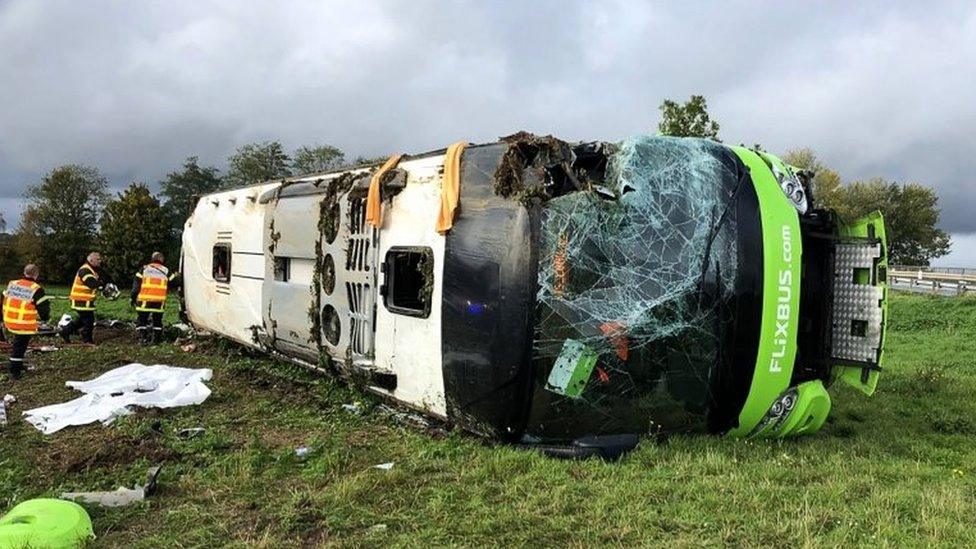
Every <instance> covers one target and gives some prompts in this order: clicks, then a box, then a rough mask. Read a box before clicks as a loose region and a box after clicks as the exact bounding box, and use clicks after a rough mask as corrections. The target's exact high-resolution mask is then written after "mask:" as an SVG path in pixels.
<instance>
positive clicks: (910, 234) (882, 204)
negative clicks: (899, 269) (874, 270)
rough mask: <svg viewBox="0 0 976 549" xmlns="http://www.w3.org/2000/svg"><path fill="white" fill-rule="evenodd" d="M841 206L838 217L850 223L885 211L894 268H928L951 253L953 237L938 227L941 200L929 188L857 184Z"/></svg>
mask: <svg viewBox="0 0 976 549" xmlns="http://www.w3.org/2000/svg"><path fill="white" fill-rule="evenodd" d="M840 202H841V204H840V207H839V208H838V213H839V215H840V216H841V218H842V219H845V220H848V221H850V220H854V219H857V218H858V217H861V216H864V215H867V214H869V213H871V212H873V211H874V210H881V213H882V214H884V217H885V232H886V233H887V237H888V261H889V262H890V263H892V264H896V265H928V264H929V261H931V260H932V259H934V258H936V257H941V256H944V255H946V254H947V253H949V247H950V241H949V235H948V234H947V233H946V232H945V231H943V230H941V229H939V228H937V227H936V225H937V224H938V222H939V208H938V203H939V197H938V195H937V194H936V193H935V190H933V189H931V188H929V187H925V186H923V185H919V184H918V183H908V184H906V185H899V184H897V183H891V182H888V181H885V180H884V179H882V178H875V179H871V180H870V181H864V182H862V181H855V182H853V183H851V184H850V185H847V186H846V187H841V192H840Z"/></svg>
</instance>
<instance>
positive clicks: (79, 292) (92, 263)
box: [61, 252, 118, 343]
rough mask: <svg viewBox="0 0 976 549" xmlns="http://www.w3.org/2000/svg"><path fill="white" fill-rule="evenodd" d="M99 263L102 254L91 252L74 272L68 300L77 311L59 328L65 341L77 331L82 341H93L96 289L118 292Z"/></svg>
mask: <svg viewBox="0 0 976 549" xmlns="http://www.w3.org/2000/svg"><path fill="white" fill-rule="evenodd" d="M101 264H102V255H101V254H100V253H98V252H92V253H90V254H88V257H87V258H86V260H85V264H84V265H82V266H81V267H80V268H79V269H78V272H77V273H75V279H74V281H73V282H72V283H71V293H70V294H69V295H68V300H69V301H70V302H71V308H72V309H74V311H75V312H77V313H78V318H74V319H72V320H71V322H70V323H68V325H66V326H65V327H64V328H62V329H61V339H63V340H64V342H65V343H69V342H70V341H71V336H72V335H73V334H74V333H75V332H78V331H80V332H81V341H82V342H83V343H94V342H95V340H94V336H93V334H94V331H95V302H96V301H97V299H98V290H103V292H106V293H107V292H114V293H116V294H118V288H116V287H115V285H114V284H112V281H111V279H109V277H108V274H107V273H106V272H105V271H103V270H102V269H101V267H100V265H101Z"/></svg>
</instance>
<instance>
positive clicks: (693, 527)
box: [0, 295, 976, 547]
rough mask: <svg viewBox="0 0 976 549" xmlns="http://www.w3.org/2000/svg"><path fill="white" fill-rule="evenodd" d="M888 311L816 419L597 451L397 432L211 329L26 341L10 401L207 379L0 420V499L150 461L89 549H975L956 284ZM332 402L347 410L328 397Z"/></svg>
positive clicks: (88, 484)
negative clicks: (122, 410)
mask: <svg viewBox="0 0 976 549" xmlns="http://www.w3.org/2000/svg"><path fill="white" fill-rule="evenodd" d="M124 309H125V307H124V306H123V305H122V304H120V303H116V304H113V311H112V312H113V314H118V315H120V316H124V317H126V316H127V317H131V316H132V315H131V313H130V312H127V311H125V310H124ZM171 315H172V313H171ZM890 315H891V330H890V332H889V340H888V341H889V344H888V347H887V349H888V355H887V357H888V363H887V368H886V372H884V374H883V376H882V379H881V384H880V386H879V390H878V393H877V394H876V395H875V396H874V397H873V398H866V397H863V396H861V395H860V394H859V393H855V392H854V391H850V390H845V389H844V388H842V387H839V386H838V387H835V388H834V389H833V390H832V395H833V397H834V409H833V411H832V413H831V417H830V420H829V422H828V424H827V425H825V427H824V429H823V430H822V431H821V432H820V433H819V434H817V435H815V436H812V437H808V438H803V439H799V440H788V441H733V440H726V439H722V438H715V437H705V436H703V437H672V438H670V439H669V440H666V441H661V442H653V441H645V442H644V443H642V444H641V446H640V447H639V448H638V449H637V450H636V451H635V452H634V453H632V454H630V455H628V456H627V457H625V458H624V459H623V460H622V461H621V462H619V463H613V464H610V463H603V462H600V461H585V462H572V461H557V460H553V459H547V458H544V457H542V456H539V455H536V454H534V453H530V452H525V451H519V450H515V449H512V448H509V447H504V446H492V445H489V444H486V443H484V442H482V441H480V440H478V439H476V438H473V437H470V436H466V435H464V434H461V433H456V432H452V433H448V434H447V435H442V436H433V435H431V434H428V433H424V432H421V431H418V430H415V429H413V428H409V427H404V426H401V425H399V424H398V423H396V422H395V421H394V420H392V419H391V418H389V417H387V416H386V415H384V414H382V413H381V412H380V411H379V410H378V409H377V408H376V407H375V405H376V404H377V402H376V401H375V400H373V399H370V398H368V397H364V396H363V395H361V394H359V393H357V392H356V391H355V390H352V389H349V388H347V387H344V386H342V385H340V384H338V383H335V382H332V381H330V380H329V379H325V378H322V377H317V376H314V375H311V374H308V373H306V372H305V371H303V370H300V369H297V368H295V367H292V366H287V365H284V364H282V363H277V362H274V361H271V360H268V359H265V358H262V357H257V356H252V355H249V354H247V353H244V352H242V351H241V350H240V349H239V348H237V347H235V346H233V345H229V344H224V343H221V342H209V343H202V344H201V348H200V349H198V351H197V352H195V353H183V352H182V351H180V350H179V349H178V348H177V347H176V346H174V345H172V344H168V345H164V346H161V347H158V348H153V349H142V348H139V347H137V346H133V345H132V341H133V337H132V336H127V337H116V338H113V339H111V340H107V341H105V343H104V344H103V345H101V346H100V347H98V348H97V349H66V350H63V351H60V352H57V353H51V354H46V355H40V356H35V357H34V358H33V361H34V362H35V363H36V364H37V365H38V367H37V371H35V372H33V373H32V375H30V376H29V377H27V378H26V379H25V380H23V381H20V382H17V383H12V382H10V381H8V380H6V379H3V380H2V381H0V394H2V393H5V392H11V393H13V394H15V395H16V396H17V398H18V399H19V400H18V403H17V404H16V407H15V408H14V414H15V415H16V416H19V413H20V411H22V410H25V409H28V408H32V407H35V406H40V405H45V404H50V403H53V402H60V401H63V400H66V399H68V398H73V397H74V396H76V394H73V393H72V391H70V390H68V389H66V388H65V387H64V382H65V381H66V380H72V379H89V378H91V377H93V376H94V375H96V374H98V373H100V372H102V371H104V370H107V369H109V368H111V367H115V366H118V365H121V364H124V363H127V362H129V361H138V362H144V363H166V364H173V365H182V366H190V367H210V368H213V369H214V379H213V381H212V382H210V386H211V388H212V389H213V395H212V396H211V397H210V399H209V400H208V401H207V402H205V403H204V404H203V405H201V406H197V407H189V408H182V409H175V410H169V411H140V412H139V413H137V414H136V415H134V416H129V417H126V418H123V419H122V420H120V421H118V422H117V423H116V424H115V425H113V426H110V427H102V426H98V425H95V426H86V427H77V428H69V429H66V430H64V431H61V432H59V433H57V434H55V435H52V436H47V437H46V436H43V435H41V434H40V433H39V432H37V431H36V430H34V429H33V428H32V427H30V426H29V425H28V424H26V423H25V422H23V421H22V420H20V419H19V418H16V419H15V420H14V421H12V422H11V424H10V425H8V426H7V427H6V429H5V430H2V431H0V511H3V510H6V509H8V508H10V507H11V506H12V505H14V504H15V503H17V502H19V501H23V500H25V499H28V498H32V497H38V496H50V495H57V494H59V493H60V492H62V491H66V490H94V489H114V488H116V487H117V486H119V485H129V486H131V485H132V484H134V483H136V482H142V479H143V476H144V474H145V471H146V469H147V467H149V466H150V465H152V464H155V463H158V462H165V464H166V465H165V466H164V469H163V472H162V475H161V478H160V482H161V488H160V491H159V493H158V494H157V495H154V496H152V497H151V498H150V499H148V500H147V501H145V502H143V503H139V504H135V505H133V506H130V507H125V508H118V509H99V508H91V509H90V512H91V515H92V517H93V520H94V526H95V532H96V534H97V535H98V540H97V542H96V544H95V545H96V546H105V547H170V546H176V547H202V546H228V545H229V546H234V545H237V546H245V545H248V546H250V545H254V546H263V547H290V546H317V545H338V546H366V545H376V544H392V545H397V546H418V545H434V546H442V545H463V546H482V545H491V546H495V545H509V544H519V545H563V546H565V545H569V546H590V545H627V546H631V545H650V544H663V543H667V544H669V545H677V546H690V545H696V546H697V545H724V544H732V545H741V546H771V545H775V546H786V545H802V546H812V545H818V546H819V545H871V546H875V545H890V546H904V545H918V546H922V545H924V546H929V545H954V546H973V545H976V463H974V459H976V415H974V411H976V405H974V403H973V395H974V394H976V364H974V362H976V360H974V357H976V299H971V298H937V297H928V296H910V295H896V296H894V297H893V299H892V303H891V310H890ZM96 338H98V334H97V333H96ZM354 401H360V402H362V403H363V407H364V410H365V411H364V413H363V414H362V415H353V414H351V413H349V412H347V411H345V410H344V409H343V408H342V404H344V403H350V402H354ZM198 426H199V427H205V428H206V429H207V431H206V434H205V435H203V436H201V437H198V438H195V439H191V440H182V439H180V438H179V437H178V436H177V435H176V432H177V431H178V430H179V429H181V428H184V427H198ZM299 446H308V447H310V448H311V451H310V452H309V454H308V455H307V456H306V457H305V458H304V459H302V458H298V457H296V456H295V453H294V450H295V448H296V447H299ZM385 462H394V463H395V465H394V467H393V468H392V469H391V470H388V471H384V470H379V469H375V468H373V467H372V466H373V465H375V464H379V463H385Z"/></svg>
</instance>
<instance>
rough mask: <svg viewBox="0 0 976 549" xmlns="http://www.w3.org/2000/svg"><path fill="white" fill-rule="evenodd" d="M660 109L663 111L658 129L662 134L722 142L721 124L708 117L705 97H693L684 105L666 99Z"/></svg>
mask: <svg viewBox="0 0 976 549" xmlns="http://www.w3.org/2000/svg"><path fill="white" fill-rule="evenodd" d="M658 108H659V109H660V110H661V121H660V122H659V123H658V125H657V127H658V130H659V131H660V132H661V133H662V134H664V135H670V136H674V137H705V138H707V139H714V140H715V141H721V140H720V139H719V138H718V129H719V124H718V122H715V121H714V120H712V119H711V117H710V116H709V115H708V104H707V103H706V101H705V97H704V96H702V95H692V96H691V98H690V99H689V100H688V102H687V103H685V104H684V105H681V104H679V103H677V102H675V101H672V100H670V99H665V100H664V102H663V103H661V106H660V107H658Z"/></svg>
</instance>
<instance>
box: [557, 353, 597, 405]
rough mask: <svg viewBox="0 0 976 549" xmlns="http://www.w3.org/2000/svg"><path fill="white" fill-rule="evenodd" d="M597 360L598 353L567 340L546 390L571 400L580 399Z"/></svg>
mask: <svg viewBox="0 0 976 549" xmlns="http://www.w3.org/2000/svg"><path fill="white" fill-rule="evenodd" d="M596 360H597V353H596V351H594V350H593V349H591V348H590V347H588V346H587V345H585V344H584V343H581V342H579V341H576V340H575V339H567V340H566V341H565V343H563V349H562V352H560V353H559V357H558V358H557V359H556V364H555V365H554V366H553V368H552V372H550V374H549V380H548V382H547V383H546V389H548V390H550V391H552V392H554V393H557V394H560V395H564V396H568V397H569V398H579V397H580V395H582V394H583V389H585V388H586V382H587V381H589V379H590V374H592V373H593V367H594V366H595V365H596Z"/></svg>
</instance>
